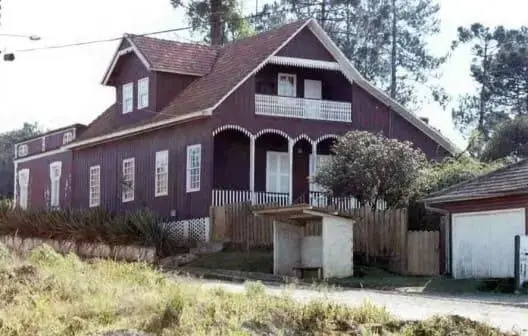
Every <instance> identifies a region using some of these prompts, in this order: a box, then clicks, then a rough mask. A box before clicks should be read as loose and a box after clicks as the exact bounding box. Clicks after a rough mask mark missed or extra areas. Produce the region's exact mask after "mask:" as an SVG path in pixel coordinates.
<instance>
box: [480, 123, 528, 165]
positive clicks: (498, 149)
mask: <svg viewBox="0 0 528 336" xmlns="http://www.w3.org/2000/svg"><path fill="white" fill-rule="evenodd" d="M508 156H514V157H519V158H526V157H528V116H518V117H516V118H514V119H512V120H508V121H505V122H503V123H501V124H500V125H499V126H498V127H497V128H496V129H495V131H494V132H493V135H492V136H491V138H490V139H489V141H488V142H487V143H486V145H485V147H484V150H483V153H482V159H483V160H485V161H493V160H498V159H501V158H505V157H508Z"/></svg>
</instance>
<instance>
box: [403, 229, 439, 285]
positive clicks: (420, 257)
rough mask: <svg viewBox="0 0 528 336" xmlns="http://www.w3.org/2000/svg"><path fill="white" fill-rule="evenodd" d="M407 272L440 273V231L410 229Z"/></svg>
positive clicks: (421, 273)
mask: <svg viewBox="0 0 528 336" xmlns="http://www.w3.org/2000/svg"><path fill="white" fill-rule="evenodd" d="M407 273H408V274H410V275H438V274H440V232H439V231H409V232H408V233H407Z"/></svg>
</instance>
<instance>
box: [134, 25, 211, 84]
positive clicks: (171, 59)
mask: <svg viewBox="0 0 528 336" xmlns="http://www.w3.org/2000/svg"><path fill="white" fill-rule="evenodd" d="M129 38H130V40H131V41H132V43H133V44H134V45H135V46H136V47H137V48H138V50H139V51H140V52H141V53H142V54H143V55H144V56H145V58H146V59H147V61H148V63H149V64H150V66H151V67H152V68H153V69H154V70H157V71H167V72H177V73H183V74H193V75H198V76H203V75H205V74H208V73H209V72H210V71H211V68H212V67H213V64H214V62H215V60H216V56H217V54H218V49H219V48H218V47H212V46H208V45H202V44H193V43H182V42H176V41H170V40H162V39H157V38H152V37H146V36H135V35H129Z"/></svg>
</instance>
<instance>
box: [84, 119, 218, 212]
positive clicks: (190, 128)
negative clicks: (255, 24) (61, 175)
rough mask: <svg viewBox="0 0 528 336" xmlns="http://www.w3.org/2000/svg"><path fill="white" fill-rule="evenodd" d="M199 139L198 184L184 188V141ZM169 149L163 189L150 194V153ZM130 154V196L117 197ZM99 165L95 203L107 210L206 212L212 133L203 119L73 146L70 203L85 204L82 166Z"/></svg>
mask: <svg viewBox="0 0 528 336" xmlns="http://www.w3.org/2000/svg"><path fill="white" fill-rule="evenodd" d="M194 144H201V145H202V156H201V159H202V164H201V185H200V190H199V191H197V192H191V193H187V192H186V163H187V162H186V161H187V152H186V150H187V146H188V145H194ZM161 150H168V151H169V194H168V196H161V197H155V196H154V171H155V169H154V168H155V153H156V152H157V151H161ZM130 157H134V158H135V168H136V171H135V173H136V175H135V183H136V188H135V190H136V192H135V195H134V196H135V197H134V201H131V202H127V203H123V202H122V198H121V190H122V185H121V183H120V180H121V175H122V162H123V160H124V159H126V158H130ZM93 165H100V166H101V203H102V206H103V207H105V208H106V209H107V210H110V211H115V212H118V213H122V212H125V211H131V210H135V209H138V208H141V207H148V208H150V209H151V210H153V211H155V212H157V213H158V214H159V215H161V216H164V217H169V215H170V212H171V210H173V209H174V210H175V211H176V216H175V217H174V218H172V219H173V220H179V219H190V218H200V217H207V216H208V213H209V205H210V204H211V189H212V175H211V172H212V167H213V165H212V135H211V130H210V128H209V124H208V123H207V122H206V121H195V122H193V123H192V124H186V125H182V126H174V127H171V128H165V129H161V130H158V131H155V132H151V133H148V134H145V135H143V136H141V137H134V138H128V139H123V140H121V141H116V142H112V143H107V144H102V145H99V146H96V147H90V148H86V149H81V150H77V151H75V152H74V166H75V172H76V174H75V176H74V185H75V190H74V197H75V205H76V206H77V207H80V208H86V207H88V181H89V180H88V179H89V176H88V172H89V169H90V166H93Z"/></svg>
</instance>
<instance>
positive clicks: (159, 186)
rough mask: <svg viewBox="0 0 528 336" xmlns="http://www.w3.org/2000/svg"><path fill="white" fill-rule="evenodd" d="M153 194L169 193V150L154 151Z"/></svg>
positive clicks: (164, 194)
mask: <svg viewBox="0 0 528 336" xmlns="http://www.w3.org/2000/svg"><path fill="white" fill-rule="evenodd" d="M154 186H155V190H154V196H156V197H158V196H167V195H168V194H169V151H168V150H164V151H159V152H156V172H155V175H154Z"/></svg>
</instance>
